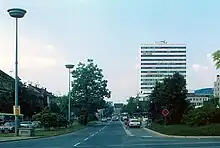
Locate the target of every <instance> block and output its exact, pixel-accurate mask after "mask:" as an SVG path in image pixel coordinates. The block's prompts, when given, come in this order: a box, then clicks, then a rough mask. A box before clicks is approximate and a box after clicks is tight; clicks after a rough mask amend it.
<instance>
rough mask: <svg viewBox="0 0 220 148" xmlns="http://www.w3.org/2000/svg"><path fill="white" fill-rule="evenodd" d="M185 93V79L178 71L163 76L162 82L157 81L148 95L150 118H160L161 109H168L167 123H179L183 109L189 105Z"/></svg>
mask: <svg viewBox="0 0 220 148" xmlns="http://www.w3.org/2000/svg"><path fill="white" fill-rule="evenodd" d="M186 94H187V89H186V80H185V78H184V77H183V76H182V75H180V74H179V73H174V74H173V75H172V76H171V77H168V78H164V80H163V82H157V83H156V85H155V87H154V89H153V91H152V93H151V95H150V101H151V105H150V108H149V112H150V113H151V115H152V118H153V119H154V120H155V119H159V120H160V119H161V118H162V115H161V111H162V110H163V109H168V110H169V112H170V114H169V116H168V118H167V121H168V123H170V124H176V123H180V122H181V121H182V117H183V114H184V112H185V110H186V109H187V108H188V106H189V102H188V101H187V100H186Z"/></svg>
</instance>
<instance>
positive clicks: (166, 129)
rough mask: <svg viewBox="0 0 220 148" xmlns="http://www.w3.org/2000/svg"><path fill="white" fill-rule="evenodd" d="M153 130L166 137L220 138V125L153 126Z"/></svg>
mask: <svg viewBox="0 0 220 148" xmlns="http://www.w3.org/2000/svg"><path fill="white" fill-rule="evenodd" d="M148 128H149V129H151V130H154V131H156V132H159V133H161V134H165V135H175V136H220V124H210V125H205V126H196V127H191V126H188V125H184V124H181V125H159V124H152V126H151V127H148Z"/></svg>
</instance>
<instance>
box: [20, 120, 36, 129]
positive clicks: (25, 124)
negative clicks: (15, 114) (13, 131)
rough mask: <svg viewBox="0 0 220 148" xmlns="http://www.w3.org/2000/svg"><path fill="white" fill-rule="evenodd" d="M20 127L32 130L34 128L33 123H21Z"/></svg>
mask: <svg viewBox="0 0 220 148" xmlns="http://www.w3.org/2000/svg"><path fill="white" fill-rule="evenodd" d="M20 125H21V127H24V128H30V127H32V125H33V124H32V122H31V121H22V122H21V123H20Z"/></svg>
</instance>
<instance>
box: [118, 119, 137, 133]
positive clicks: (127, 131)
mask: <svg viewBox="0 0 220 148" xmlns="http://www.w3.org/2000/svg"><path fill="white" fill-rule="evenodd" d="M120 122H121V125H122V127H123V129H124V131H125V133H126V134H127V135H128V136H134V135H133V134H132V133H131V132H130V131H129V130H128V129H126V127H125V126H124V123H123V122H122V121H120Z"/></svg>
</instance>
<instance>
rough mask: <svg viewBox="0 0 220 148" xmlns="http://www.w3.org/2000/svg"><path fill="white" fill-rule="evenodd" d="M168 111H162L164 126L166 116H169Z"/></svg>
mask: <svg viewBox="0 0 220 148" xmlns="http://www.w3.org/2000/svg"><path fill="white" fill-rule="evenodd" d="M169 113H170V112H169V110H168V109H163V110H162V115H163V116H164V121H165V122H164V123H165V125H166V123H167V116H168V115H169Z"/></svg>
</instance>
